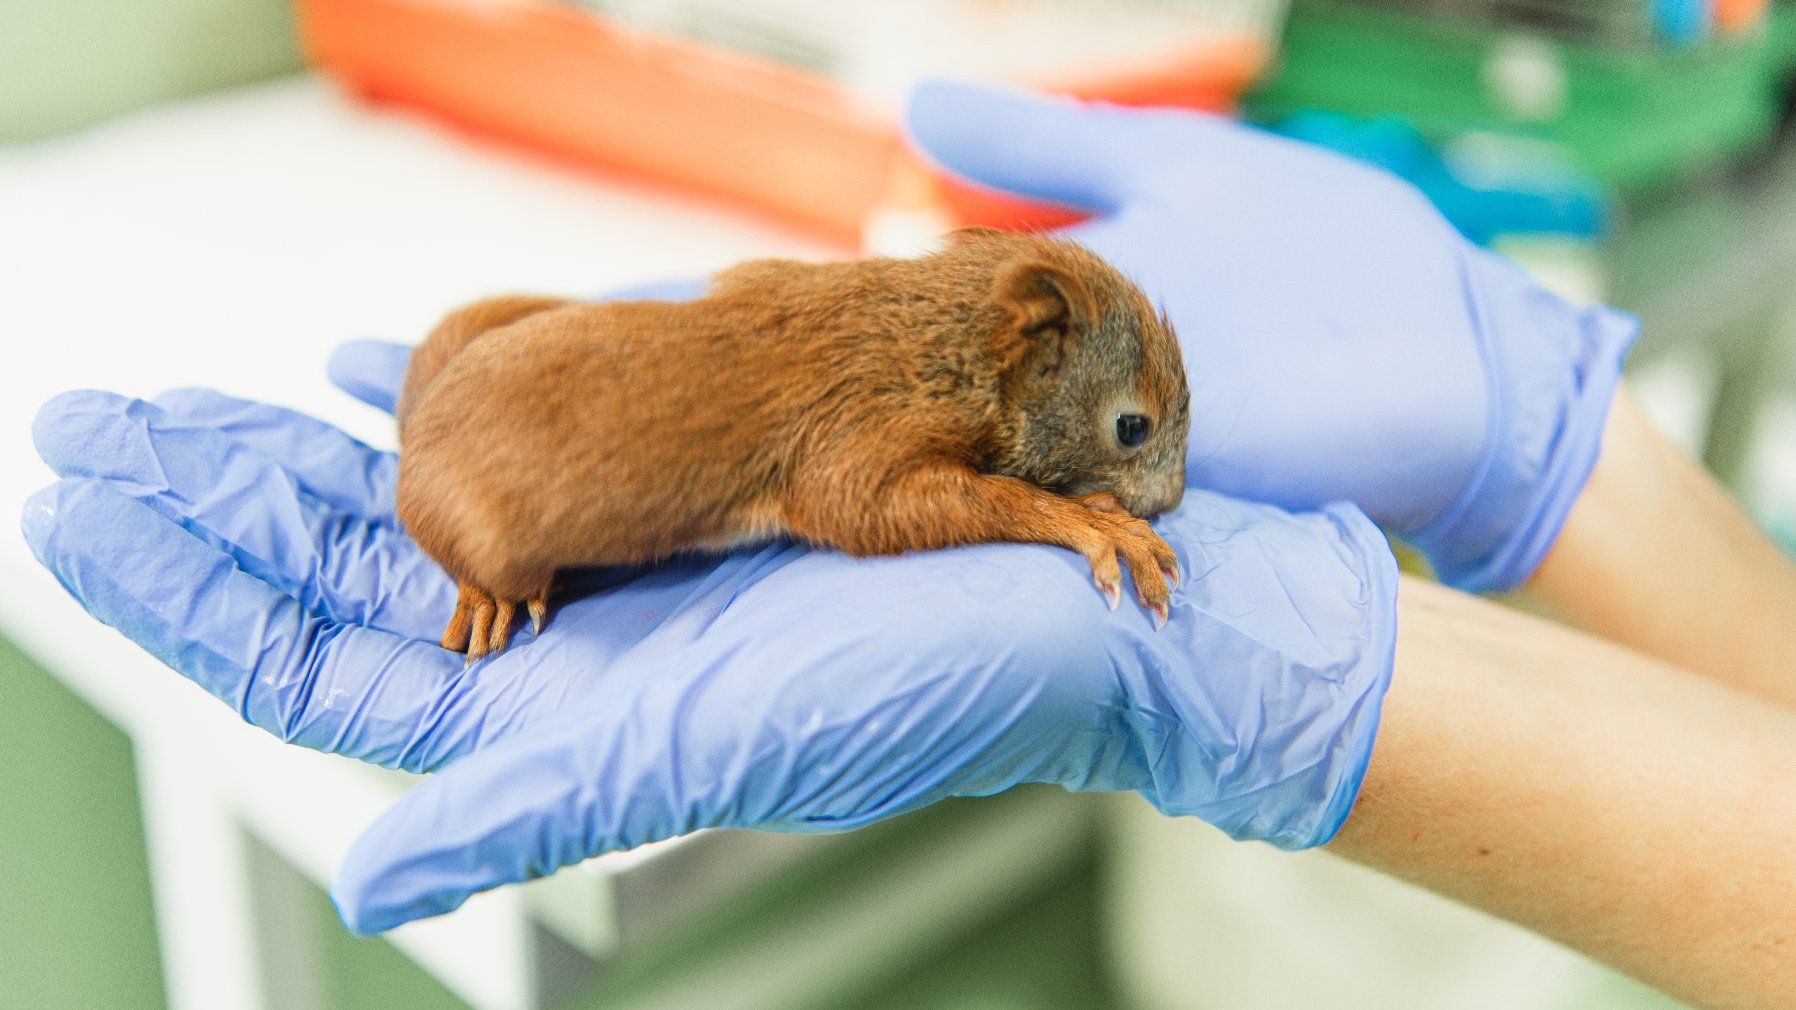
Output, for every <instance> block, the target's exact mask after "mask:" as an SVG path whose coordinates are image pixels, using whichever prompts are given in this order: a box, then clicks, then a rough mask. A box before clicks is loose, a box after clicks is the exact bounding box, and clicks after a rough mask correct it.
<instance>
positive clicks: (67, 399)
mask: <svg viewBox="0 0 1796 1010" xmlns="http://www.w3.org/2000/svg"><path fill="white" fill-rule="evenodd" d="M129 401H130V398H129V397H125V396H120V395H119V394H117V393H108V392H106V391H104V390H99V389H71V390H67V391H65V392H61V393H57V394H56V395H55V396H52V397H51V398H50V399H48V400H46V401H44V405H43V406H41V407H39V408H38V409H37V415H36V416H35V417H33V418H32V419H31V443H32V445H33V446H34V447H35V448H36V449H37V454H38V456H39V457H40V458H41V459H43V461H44V462H45V463H48V464H49V465H50V468H51V469H53V470H55V471H56V472H57V473H58V474H62V473H63V470H64V467H63V466H61V465H59V464H60V463H63V462H65V461H66V460H67V459H69V458H70V457H71V454H73V455H75V456H78V455H79V451H78V449H79V447H78V446H77V445H71V442H79V441H80V437H79V436H80V432H81V431H82V430H84V426H83V425H81V424H80V422H79V420H78V419H79V418H81V417H83V416H91V415H93V414H95V413H112V412H115V411H116V410H117V409H118V408H119V406H120V405H121V404H124V403H128V402H129ZM65 476H66V474H65Z"/></svg>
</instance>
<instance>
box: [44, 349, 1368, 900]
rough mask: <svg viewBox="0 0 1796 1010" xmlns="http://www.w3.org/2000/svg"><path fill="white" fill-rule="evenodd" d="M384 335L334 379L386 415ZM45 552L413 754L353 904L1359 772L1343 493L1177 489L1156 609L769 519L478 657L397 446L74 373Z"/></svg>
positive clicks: (1050, 551)
mask: <svg viewBox="0 0 1796 1010" xmlns="http://www.w3.org/2000/svg"><path fill="white" fill-rule="evenodd" d="M404 353H405V352H404V349H396V348H393V347H391V346H387V345H375V344H359V345H354V346H352V347H350V348H348V349H346V350H345V351H344V352H343V353H341V354H340V355H339V356H338V359H337V361H336V362H334V364H333V373H334V374H335V375H336V376H337V377H338V378H339V379H340V380H344V384H345V386H346V387H347V388H350V389H351V390H352V391H354V392H356V393H358V394H359V395H361V396H363V397H364V398H366V399H368V400H369V401H370V402H374V403H376V404H379V405H390V404H391V402H392V398H393V395H394V393H395V391H396V390H397V389H398V384H399V379H400V375H401V374H402V369H403V365H404V361H405V356H404ZM35 434H36V438H37V444H38V449H39V452H40V453H41V454H42V456H43V457H44V459H45V460H46V461H48V462H49V463H50V465H51V466H52V467H53V468H54V469H55V470H56V471H57V473H59V474H61V475H62V476H63V478H64V479H63V480H61V481H60V482H59V483H57V484H54V485H52V486H51V487H49V488H46V489H45V490H43V491H41V492H39V493H38V494H37V495H36V496H34V497H33V498H32V499H31V501H30V502H29V503H28V505H27V507H26V510H25V515H24V530H25V535H26V538H27V539H28V540H29V542H30V544H31V547H32V549H33V551H34V552H35V553H36V554H37V556H38V558H39V559H40V560H41V561H42V562H43V563H44V564H45V565H46V566H47V567H49V568H50V569H51V570H52V571H53V572H55V574H56V576H57V578H58V579H60V580H61V582H62V584H63V585H64V586H66V587H67V588H68V590H69V591H70V592H71V593H73V594H74V596H75V597H76V598H77V599H78V600H80V601H81V603H82V604H83V605H84V606H85V607H87V609H88V610H89V611H90V612H92V613H93V614H94V616H96V617H98V618H99V619H100V620H102V621H105V622H106V623H108V624H111V625H112V626H114V627H116V628H118V629H119V630H121V631H123V632H124V633H125V634H126V635H128V636H129V637H131V638H132V639H134V640H135V641H137V642H138V643H139V644H141V645H142V646H143V647H144V648H146V649H148V650H149V651H150V652H152V653H154V654H155V655H156V656H157V657H158V658H160V659H161V660H162V661H164V662H165V663H167V664H169V665H170V666H172V667H174V668H175V669H177V670H179V671H180V672H181V673H183V674H185V675H186V676H188V677H189V678H191V679H192V680H194V681H195V682H197V683H198V684H199V685H200V686H202V687H204V688H205V689H206V690H207V691H210V692H211V693H212V694H213V695H215V696H217V697H218V698H219V699H221V700H222V701H224V702H225V703H227V704H229V705H231V706H232V707H233V708H235V709H236V710H237V711H238V712H240V713H242V714H243V716H244V718H246V719H248V720H249V721H250V722H252V723H254V724H255V725H257V726H261V727H263V728H264V729H266V730H268V731H269V732H272V733H274V734H276V735H278V736H280V737H281V738H282V739H284V740H288V741H290V742H293V743H296V744H299V745H302V746H306V747H312V748H316V749H319V750H325V751H333V752H336V753H340V754H346V755H350V756H353V757H357V758H361V759H363V760H367V761H372V762H376V763H379V764H383V765H388V766H393V767H399V768H405V769H410V770H413V771H430V770H439V769H440V770H441V773H440V774H438V775H435V776H433V777H432V778H430V779H427V780H426V781H424V782H423V783H421V784H420V785H418V786H417V787H416V788H415V789H413V790H412V791H410V792H408V793H407V794H406V795H405V796H404V797H403V798H402V799H401V800H399V801H398V802H397V803H396V804H395V805H394V806H393V808H392V809H391V810H390V811H388V812H387V813H386V814H384V815H383V816H382V817H381V818H380V819H379V820H378V821H377V822H376V823H375V824H374V825H373V826H372V827H371V828H369V830H368V832H367V833H366V834H365V835H364V836H363V837H362V838H361V839H360V840H359V841H357V842H356V844H355V845H354V846H353V847H352V849H351V850H350V852H349V854H348V856H347V858H346V860H345V862H344V864H343V866H342V868H341V870H340V872H339V874H338V878H337V881H336V884H335V887H334V888H333V890H332V896H333V898H334V899H335V901H336V902H337V907H338V908H339V910H340V911H341V913H342V915H343V918H344V921H345V922H347V923H348V924H349V926H350V927H351V928H352V929H355V930H357V931H361V932H368V931H375V930H383V929H387V928H390V927H392V926H395V925H398V924H400V923H403V922H406V921H408V920H411V919H415V918H418V917H421V916H427V915H433V914H437V913H441V912H444V911H447V910H449V909H452V908H455V907H456V906H458V905H460V904H461V903H462V901H464V900H465V899H466V898H467V897H468V895H469V894H471V893H473V892H475V891H479V890H483V889H486V888H490V887H494V886H497V885H500V884H504V883H508V882H512V881H519V880H524V879H527V878H531V877H536V876H540V875H542V874H546V873H549V872H551V871H553V870H554V869H555V868H557V867H559V866H563V865H565V864H568V863H571V862H574V861H577V860H580V859H583V858H585V857H588V856H592V855H595V854H598V853H602V852H607V851H612V850H616V849H627V848H630V847H632V846H635V845H638V844H641V843H643V842H647V841H651V840H654V839H660V838H666V837H668V836H671V835H677V834H681V833H684V832H689V831H692V830H695V829H697V828H701V827H707V826H731V827H757V828H768V829H775V830H790V831H815V830H827V829H839V828H847V827H852V826H856V825H861V824H866V823H868V822H871V821H874V820H878V819H880V818H883V817H889V816H892V815H894V814H899V813H903V812H905V811H908V810H914V809H916V808H918V807H921V806H924V805H926V804H929V803H932V802H934V801H936V800H938V799H941V798H944V797H947V796H966V795H986V794H991V793H995V792H999V791H1001V790H1004V789H1007V788H1009V787H1011V786H1013V785H1016V784H1018V783H1023V782H1058V783H1061V784H1062V785H1064V786H1066V787H1067V788H1069V789H1090V790H1136V791H1139V792H1140V793H1141V794H1142V795H1143V796H1145V797H1147V798H1148V799H1149V800H1150V801H1151V802H1153V803H1154V804H1155V805H1156V806H1158V807H1159V808H1160V809H1161V810H1164V811H1166V812H1168V813H1173V814H1194V815H1196V816H1199V817H1202V818H1204V819H1206V820H1208V821H1210V822H1212V823H1213V824H1215V825H1217V826H1218V827H1221V828H1222V829H1223V830H1225V831H1227V832H1229V833H1230V834H1232V835H1234V836H1236V837H1239V838H1253V839H1265V840H1267V841H1271V842H1273V843H1274V844H1277V845H1281V846H1286V847H1290V848H1297V847H1301V846H1308V845H1315V844H1319V843H1321V842H1323V841H1325V840H1327V839H1328V838H1329V837H1330V836H1331V835H1332V834H1333V833H1334V832H1335V830H1336V829H1337V828H1338V827H1339V826H1340V824H1341V823H1342V821H1343V820H1344V819H1345V817H1346V815H1347V811H1348V809H1349V807H1350V806H1351V804H1352V802H1353V799H1354V797H1355V794H1356V792H1357V789H1358V786H1359V782H1360V779H1361V777H1362V775H1363V773H1364V769H1365V765H1366V762H1367V759H1368V755H1369V753H1370V750H1371V746H1372V741H1373V736H1374V734H1375V732H1376V729H1377V723H1378V714H1379V707H1380V702H1381V699H1382V698H1383V694H1384V689H1385V686H1386V683H1387V681H1388V678H1389V675H1390V670H1391V661H1392V650H1393V647H1394V646H1393V633H1394V628H1393V625H1394V618H1393V607H1394V596H1395V591H1396V573H1395V566H1394V564H1393V562H1392V559H1391V557H1390V555H1389V553H1388V551H1387V549H1386V546H1385V544H1384V541H1383V540H1382V538H1381V537H1380V535H1379V533H1378V530H1377V529H1376V527H1374V526H1373V525H1372V524H1371V523H1370V522H1369V521H1368V520H1367V519H1366V518H1365V517H1364V516H1363V515H1361V514H1360V513H1359V512H1358V511H1357V510H1356V509H1354V508H1352V507H1351V506H1331V507H1329V508H1326V509H1323V510H1321V511H1319V512H1315V513H1310V514H1304V515H1293V514H1290V513H1287V512H1284V511H1281V510H1279V509H1277V508H1274V507H1271V506H1264V505H1253V504H1246V503H1242V502H1237V501H1233V500H1230V499H1227V498H1223V497H1220V496H1217V495H1213V494H1208V493H1203V492H1194V493H1192V494H1189V495H1187V496H1186V500H1185V504H1184V505H1183V507H1181V508H1180V509H1179V510H1178V511H1177V512H1175V513H1173V514H1170V515H1168V516H1166V517H1164V518H1163V519H1161V520H1160V521H1159V522H1158V523H1157V528H1158V529H1159V531H1160V533H1161V535H1162V536H1163V537H1165V538H1166V540H1167V541H1168V542H1169V543H1170V544H1172V545H1173V546H1174V547H1175V548H1176V549H1177V550H1178V552H1179V554H1180V561H1181V563H1182V566H1183V570H1184V571H1185V572H1187V573H1188V576H1187V578H1186V581H1185V583H1184V585H1182V586H1181V587H1180V588H1179V589H1178V590H1177V591H1176V592H1175V593H1174V594H1173V597H1172V608H1171V611H1172V612H1171V619H1170V621H1169V622H1168V624H1167V625H1166V627H1165V629H1164V630H1163V631H1161V632H1159V633H1156V632H1155V631H1154V630H1153V622H1152V618H1151V616H1150V615H1149V614H1148V613H1147V612H1146V611H1145V610H1138V609H1134V608H1125V609H1124V610H1122V611H1119V612H1116V613H1112V612H1110V611H1109V610H1108V609H1107V607H1106V605H1105V603H1104V599H1103V597H1102V595H1101V594H1099V593H1098V592H1096V591H1095V590H1093V589H1092V586H1091V575H1090V571H1089V566H1087V565H1086V563H1085V561H1084V559H1083V558H1081V557H1079V556H1078V555H1076V554H1073V553H1072V552H1069V551H1063V550H1057V549H1054V548H1049V547H1036V546H1024V545H1014V544H1005V545H986V546H978V547H970V548H964V549H956V550H948V551H935V552H928V553H917V554H910V555H906V556H902V557H895V558H874V559H865V560H856V559H854V558H851V557H849V556H847V555H845V554H842V553H839V552H835V551H817V550H810V549H807V548H805V547H802V546H798V545H794V544H791V543H775V544H771V545H768V546H766V547H762V548H760V549H758V550H749V551H742V552H739V553H735V554H731V555H728V556H725V557H722V558H705V559H686V560H681V561H676V562H673V563H669V564H666V565H663V566H659V567H656V568H652V569H644V570H636V571H610V572H604V573H599V574H597V575H595V576H592V577H591V579H590V580H589V582H588V584H587V585H585V586H583V587H582V588H584V589H596V590H598V591H596V592H593V593H592V594H591V595H587V596H585V597H583V598H579V599H576V600H573V601H571V602H568V603H565V604H564V605H562V606H561V608H560V609H559V610H558V612H557V613H556V615H555V619H554V620H553V621H552V622H551V623H550V625H549V627H548V628H547V629H546V630H545V631H544V633H543V634H542V635H541V636H540V637H534V636H531V635H529V634H527V633H521V634H520V636H519V638H518V639H517V640H516V641H515V642H514V643H513V645H512V647H511V648H509V649H507V650H506V651H505V652H504V653H501V654H500V655H498V656H497V657H495V658H493V659H490V660H487V661H483V662H480V663H477V664H475V665H474V666H472V667H468V668H464V667H463V665H462V657H461V656H460V655H458V654H453V653H449V652H445V651H443V650H441V649H439V648H437V646H436V645H435V644H434V642H435V639H436V637H437V635H438V634H439V633H440V632H441V630H442V627H443V624H444V622H445V621H446V620H447V618H448V616H449V612H450V609H451V607H452V604H453V600H454V595H455V594H454V587H453V586H452V584H451V583H450V581H449V580H448V578H447V577H446V576H445V575H443V573H442V572H441V571H440V570H439V569H438V568H437V566H436V565H435V564H434V563H432V562H431V561H430V560H429V559H428V558H426V557H424V556H423V555H422V554H420V553H419V551H418V549H417V548H416V546H415V545H414V544H413V543H412V542H411V541H410V540H409V539H408V538H407V537H406V536H405V535H404V534H403V532H402V531H401V530H400V529H399V527H398V525H397V523H396V521H395V519H394V515H393V482H394V472H395V470H394V458H393V457H392V456H391V455H389V454H386V453H381V452H376V451H373V450H371V449H369V448H368V447H366V446H364V445H362V444H360V443H358V442H355V441H353V440H352V439H350V438H349V437H347V436H345V435H343V434H342V433H341V432H339V431H337V430H335V429H333V428H331V427H329V426H327V425H324V424H323V423H321V422H318V421H316V420H313V419H311V418H308V417H305V416H303V415H299V414H295V413H292V412H290V411H286V410H283V409H281V408H277V407H271V406H265V405H261V404H255V403H248V402H244V401H239V400H233V399H230V398H228V397H224V396H222V395H220V394H217V393H210V392H205V391H183V392H177V393H171V394H168V395H166V396H163V397H160V398H158V399H157V400H156V401H154V402H144V401H138V400H131V399H126V398H123V397H119V396H114V395H110V394H105V393H93V392H81V393H70V394H64V395H63V396H62V397H59V398H58V399H56V400H54V401H52V402H51V403H50V404H48V405H47V406H46V407H45V408H44V409H43V410H42V411H41V412H40V414H39V417H38V421H37V425H36V430H35Z"/></svg>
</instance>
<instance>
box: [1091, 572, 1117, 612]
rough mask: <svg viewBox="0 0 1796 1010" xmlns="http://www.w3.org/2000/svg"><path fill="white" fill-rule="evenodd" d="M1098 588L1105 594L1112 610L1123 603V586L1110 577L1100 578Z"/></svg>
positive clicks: (1105, 598)
mask: <svg viewBox="0 0 1796 1010" xmlns="http://www.w3.org/2000/svg"><path fill="white" fill-rule="evenodd" d="M1096 581H1097V584H1098V590H1099V591H1100V592H1102V593H1103V594H1104V600H1105V602H1107V603H1109V604H1110V609H1111V611H1113V612H1114V611H1115V610H1116V608H1117V607H1119V606H1121V605H1122V587H1121V586H1120V585H1118V584H1117V583H1116V582H1115V581H1113V580H1109V579H1098V580H1096Z"/></svg>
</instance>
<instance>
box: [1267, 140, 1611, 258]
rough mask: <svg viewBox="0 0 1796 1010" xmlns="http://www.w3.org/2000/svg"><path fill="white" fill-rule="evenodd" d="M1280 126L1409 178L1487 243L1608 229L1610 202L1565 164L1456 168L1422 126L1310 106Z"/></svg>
mask: <svg viewBox="0 0 1796 1010" xmlns="http://www.w3.org/2000/svg"><path fill="white" fill-rule="evenodd" d="M1272 128H1273V129H1274V131H1275V132H1277V133H1280V134H1282V135H1284V136H1287V137H1291V138H1294V139H1296V140H1302V141H1307V142H1309V143H1312V144H1318V145H1321V146H1322V147H1326V148H1329V149H1330V150H1334V151H1339V152H1340V153H1342V154H1345V155H1349V156H1351V157H1353V158H1357V159H1359V160H1360V161H1364V162H1367V163H1369V164H1373V165H1377V166H1378V167H1380V168H1382V169H1385V170H1386V171H1389V172H1391V173H1393V174H1395V175H1398V176H1401V177H1402V178H1403V179H1405V180H1407V181H1408V182H1409V183H1410V184H1412V185H1414V186H1415V187H1416V188H1417V189H1419V190H1421V191H1422V194H1423V195H1424V196H1426V197H1428V199H1429V201H1430V202H1431V203H1433V204H1434V205H1435V207H1436V208H1438V209H1439V210H1440V212H1441V216H1443V217H1445V218H1446V219H1447V220H1448V222H1449V223H1451V224H1452V225H1453V227H1455V228H1457V229H1459V232H1460V234H1462V235H1464V236H1465V237H1466V238H1468V239H1470V240H1472V241H1473V242H1476V243H1478V244H1479V245H1489V244H1490V243H1491V241H1492V240H1494V239H1496V238H1498V237H1501V236H1504V235H1561V236H1566V237H1569V238H1580V239H1584V238H1590V239H1594V238H1599V237H1601V236H1602V235H1603V234H1604V233H1605V232H1606V231H1607V230H1608V224H1609V219H1610V201H1609V199H1608V197H1607V196H1606V195H1605V194H1604V192H1603V190H1602V187H1601V186H1599V185H1598V184H1597V183H1596V182H1595V181H1594V180H1592V179H1588V178H1581V177H1579V176H1578V175H1576V174H1574V173H1573V172H1571V171H1570V170H1568V169H1566V168H1563V167H1546V166H1542V165H1540V164H1539V163H1538V162H1534V163H1528V162H1523V161H1521V160H1518V159H1506V160H1504V161H1502V162H1500V163H1499V162H1497V161H1495V160H1493V159H1483V160H1481V162H1480V163H1479V164H1478V165H1476V166H1475V168H1476V171H1475V172H1474V171H1468V170H1465V169H1459V170H1456V168H1457V166H1455V165H1453V164H1451V163H1450V161H1449V159H1448V158H1446V157H1443V156H1442V155H1441V154H1440V153H1439V152H1438V151H1436V150H1435V149H1434V148H1433V147H1432V146H1430V145H1429V144H1428V142H1427V141H1425V140H1424V139H1423V138H1422V135H1421V134H1420V133H1418V132H1417V131H1416V130H1415V128H1414V127H1412V126H1410V125H1409V124H1408V123H1405V122H1404V121H1403V120H1400V119H1396V118H1382V119H1374V120H1370V121H1362V120H1356V119H1353V118H1351V117H1349V116H1344V115H1341V114H1340V113H1336V112H1323V111H1310V112H1300V113H1296V114H1294V115H1290V116H1286V117H1285V118H1284V119H1282V120H1280V121H1278V122H1277V123H1275V124H1273V127H1272ZM1468 167H1471V166H1468ZM1474 175H1475V176H1476V181H1474V180H1473V178H1472V177H1473V176H1474Z"/></svg>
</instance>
